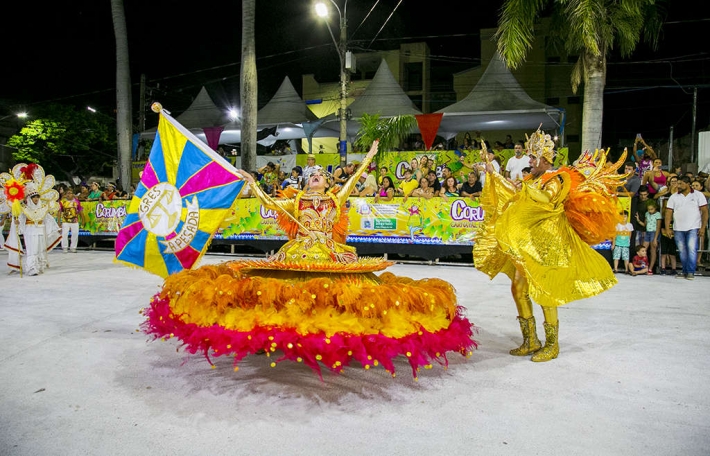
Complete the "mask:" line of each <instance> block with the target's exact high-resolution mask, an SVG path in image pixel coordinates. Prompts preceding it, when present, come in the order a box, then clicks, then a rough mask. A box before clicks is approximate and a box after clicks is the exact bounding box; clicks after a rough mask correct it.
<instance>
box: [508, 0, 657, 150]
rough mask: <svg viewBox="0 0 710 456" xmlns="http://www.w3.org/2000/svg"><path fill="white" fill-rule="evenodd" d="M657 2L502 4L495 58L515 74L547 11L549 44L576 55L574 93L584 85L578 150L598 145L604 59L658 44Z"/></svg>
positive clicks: (535, 0)
mask: <svg viewBox="0 0 710 456" xmlns="http://www.w3.org/2000/svg"><path fill="white" fill-rule="evenodd" d="M658 3H659V1H658V0H505V2H504V4H503V7H502V11H501V16H500V19H499V21H498V31H497V33H496V40H497V42H498V52H499V53H500V55H501V57H502V58H503V60H504V61H505V62H506V65H507V66H508V67H509V68H512V69H515V68H517V67H519V66H520V65H522V63H523V62H524V61H525V58H526V55H527V52H528V51H529V50H530V48H531V47H532V42H533V40H534V26H535V21H536V19H537V18H538V16H539V15H540V14H541V13H542V12H543V11H546V10H545V8H548V7H549V8H550V10H551V12H552V16H553V20H552V27H551V29H552V30H553V38H558V39H559V40H560V41H562V42H563V43H564V48H565V50H566V51H567V53H568V54H569V55H579V59H578V60H577V63H576V64H575V66H574V69H573V70H572V81H571V82H572V90H573V91H574V92H575V93H576V92H577V88H578V87H579V85H580V84H582V83H584V98H583V99H584V105H583V111H582V115H583V118H582V150H583V151H584V150H594V149H597V148H600V147H601V143H602V118H603V111H604V86H605V85H606V65H607V56H608V55H609V53H610V52H611V50H612V49H614V47H617V48H618V49H619V52H620V54H621V56H622V57H628V56H629V55H631V53H632V52H633V51H634V49H636V46H637V45H638V43H639V41H640V40H641V38H642V37H643V39H644V41H646V42H648V43H649V44H650V45H651V46H652V47H653V48H655V47H656V46H657V44H658V36H659V34H660V29H661V24H662V18H661V12H660V10H659V7H658Z"/></svg>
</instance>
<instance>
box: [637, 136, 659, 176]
mask: <svg viewBox="0 0 710 456" xmlns="http://www.w3.org/2000/svg"><path fill="white" fill-rule="evenodd" d="M642 146H643V147H642ZM656 158H657V157H656V152H655V151H654V150H653V148H652V147H651V146H649V145H648V144H646V141H644V140H643V138H642V137H641V134H640V133H639V134H638V135H636V140H635V141H634V155H633V156H632V160H633V161H635V162H636V163H637V164H638V165H637V168H638V174H639V176H640V177H643V175H644V174H646V172H648V171H651V170H652V168H653V164H652V163H653V160H655V159H656Z"/></svg>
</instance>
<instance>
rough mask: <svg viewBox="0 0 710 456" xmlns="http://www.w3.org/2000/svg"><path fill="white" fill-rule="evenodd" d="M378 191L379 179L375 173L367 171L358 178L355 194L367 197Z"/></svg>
mask: <svg viewBox="0 0 710 456" xmlns="http://www.w3.org/2000/svg"><path fill="white" fill-rule="evenodd" d="M375 193H377V180H376V179H375V175H374V174H371V173H367V172H363V173H362V174H360V177H359V178H358V183H357V184H355V190H353V193H352V195H353V196H360V197H367V196H375Z"/></svg>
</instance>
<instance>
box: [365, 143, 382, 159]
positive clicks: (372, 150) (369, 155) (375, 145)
mask: <svg viewBox="0 0 710 456" xmlns="http://www.w3.org/2000/svg"><path fill="white" fill-rule="evenodd" d="M379 144H380V140H379V139H376V140H375V142H373V143H372V147H370V151H369V152H368V153H367V158H368V159H369V160H371V159H372V157H374V156H375V154H376V153H377V148H378V146H379Z"/></svg>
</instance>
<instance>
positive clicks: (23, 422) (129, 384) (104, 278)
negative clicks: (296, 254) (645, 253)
mask: <svg viewBox="0 0 710 456" xmlns="http://www.w3.org/2000/svg"><path fill="white" fill-rule="evenodd" d="M6 258H7V255H6V253H4V252H3V253H0V346H2V347H3V352H2V354H0V455H32V456H36V455H41V456H45V455H72V456H73V455H237V454H238V455H333V454H343V455H374V454H386V455H427V456H431V455H439V454H442V455H486V456H488V455H522V454H525V455H538V454H539V455H625V456H627V455H644V456H645V455H650V454H652V455H684V456H688V455H707V454H709V453H710V424H709V423H710V408H709V407H710V387H709V386H708V372H710V356H708V353H709V352H710V318H708V317H709V314H710V298H708V296H709V295H710V277H698V278H697V280H695V281H693V282H691V281H686V280H675V279H673V278H671V277H665V276H653V277H629V276H620V277H619V282H620V283H619V284H618V285H617V286H616V287H614V288H613V289H612V290H610V291H608V292H606V293H604V294H603V295H601V296H598V297H595V298H592V299H588V300H585V301H580V302H575V303H572V304H570V305H568V306H566V307H563V308H561V309H560V312H559V314H560V347H561V353H560V357H559V358H558V359H556V360H554V361H551V362H548V363H540V364H537V363H532V362H530V360H529V359H528V358H527V357H520V358H518V357H513V356H510V355H508V350H509V349H510V348H513V347H515V346H516V345H517V344H519V343H520V340H521V336H520V332H519V327H518V323H517V321H516V320H515V306H514V305H513V301H512V299H511V297H510V290H509V287H510V282H509V280H508V279H507V278H506V277H497V278H496V279H495V280H493V281H490V280H488V279H487V277H485V276H484V275H483V274H482V273H480V272H478V271H476V270H475V269H473V268H472V267H465V266H423V265H396V266H395V267H393V268H392V271H393V272H394V273H395V274H398V275H406V276H410V277H414V278H423V277H440V278H443V279H446V280H449V281H450V282H452V283H453V284H454V285H455V287H456V289H457V290H458V294H459V301H460V303H461V304H462V305H464V306H466V308H467V316H468V317H469V318H470V319H471V321H473V322H474V323H475V324H476V326H477V327H478V328H479V333H478V335H477V337H476V340H477V341H478V342H479V344H480V346H479V349H478V350H476V351H475V352H474V354H473V356H472V357H471V358H469V359H466V358H463V357H461V356H460V355H458V354H455V355H451V356H450V357H449V358H450V361H451V363H450V367H449V369H448V370H443V369H441V368H439V367H435V368H434V369H432V370H425V371H422V372H421V374H420V378H419V381H418V382H415V381H413V380H412V377H411V372H410V370H409V367H408V364H407V363H406V362H404V361H402V362H400V363H399V364H398V375H397V377H396V378H392V377H391V376H389V375H388V374H387V373H386V372H385V371H384V370H383V369H375V370H370V371H365V370H363V369H358V368H350V369H347V370H346V371H345V372H344V374H342V375H333V374H330V373H325V374H324V381H323V382H321V381H320V380H319V379H318V377H317V376H316V375H314V374H313V373H312V372H311V370H310V369H309V368H307V367H306V366H304V365H302V364H295V363H281V364H279V365H278V366H277V367H276V368H271V367H269V363H270V361H271V359H269V358H266V357H264V356H253V357H249V358H247V359H245V360H244V361H243V362H242V363H241V364H240V369H239V371H238V372H234V371H233V370H232V367H231V361H230V360H228V359H222V358H216V369H210V366H209V364H208V363H207V361H206V360H205V359H204V358H202V357H200V356H189V355H186V354H185V353H183V352H182V351H180V352H176V348H177V346H178V343H177V341H175V340H171V341H168V342H161V341H149V340H148V338H147V337H146V336H145V335H144V334H143V333H140V332H136V329H137V328H138V326H139V325H140V324H141V322H142V321H143V318H142V316H141V315H140V314H139V310H140V309H141V308H142V307H144V306H145V305H147V303H148V301H149V299H150V297H151V295H152V294H154V293H155V292H157V291H158V288H159V286H160V284H161V282H162V281H161V279H160V278H158V277H156V276H153V275H151V274H148V273H146V272H144V271H141V270H134V269H130V268H127V267H124V266H121V265H118V264H115V263H113V262H112V259H113V254H112V253H111V252H106V251H103V252H101V251H80V252H79V253H77V254H62V253H52V254H51V256H50V259H51V268H50V269H49V270H48V271H47V272H46V273H45V274H44V275H41V276H39V277H24V278H20V277H18V276H17V275H16V274H13V275H8V273H7V267H6V266H5V261H6ZM225 259H234V257H224V256H220V255H208V256H207V257H206V258H205V262H210V263H211V262H217V261H222V260H225ZM535 311H536V316H537V317H538V330H539V331H540V332H541V330H542V318H541V313H540V312H539V308H538V307H536V310H535Z"/></svg>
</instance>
